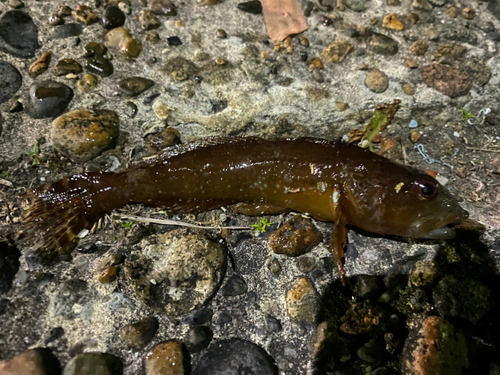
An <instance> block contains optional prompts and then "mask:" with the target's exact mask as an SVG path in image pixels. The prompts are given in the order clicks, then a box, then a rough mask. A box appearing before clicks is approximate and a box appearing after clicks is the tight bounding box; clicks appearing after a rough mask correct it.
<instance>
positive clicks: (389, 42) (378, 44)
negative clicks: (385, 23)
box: [369, 33, 398, 56]
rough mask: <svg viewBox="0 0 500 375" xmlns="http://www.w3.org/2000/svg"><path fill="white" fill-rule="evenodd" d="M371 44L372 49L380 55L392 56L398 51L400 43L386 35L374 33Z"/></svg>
mask: <svg viewBox="0 0 500 375" xmlns="http://www.w3.org/2000/svg"><path fill="white" fill-rule="evenodd" d="M369 44H370V49H371V50H372V51H373V52H374V53H378V54H379V55H386V56H392V55H395V54H396V53H398V43H397V42H396V41H395V40H394V39H392V38H390V37H388V36H386V35H382V34H378V33H373V34H372V36H371V38H370V42H369Z"/></svg>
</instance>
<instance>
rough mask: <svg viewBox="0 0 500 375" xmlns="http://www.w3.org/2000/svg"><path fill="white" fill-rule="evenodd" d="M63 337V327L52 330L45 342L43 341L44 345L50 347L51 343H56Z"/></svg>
mask: <svg viewBox="0 0 500 375" xmlns="http://www.w3.org/2000/svg"><path fill="white" fill-rule="evenodd" d="M63 336H64V329H63V328H62V327H55V328H52V329H51V330H50V331H49V333H48V334H47V336H46V337H45V340H43V343H44V344H45V345H48V344H50V343H51V342H54V341H56V340H58V339H60V338H61V337H63Z"/></svg>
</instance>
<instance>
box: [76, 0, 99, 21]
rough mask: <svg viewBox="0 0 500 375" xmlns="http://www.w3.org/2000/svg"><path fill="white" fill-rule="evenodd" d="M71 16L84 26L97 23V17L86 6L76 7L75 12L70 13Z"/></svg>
mask: <svg viewBox="0 0 500 375" xmlns="http://www.w3.org/2000/svg"><path fill="white" fill-rule="evenodd" d="M71 15H72V16H73V18H74V19H75V20H76V21H78V22H80V23H82V24H83V25H85V26H88V25H92V24H93V23H96V22H97V16H96V15H95V13H94V12H92V9H90V7H89V6H87V5H82V4H80V5H78V6H77V7H76V9H75V10H72V11H71Z"/></svg>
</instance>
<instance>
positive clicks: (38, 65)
mask: <svg viewBox="0 0 500 375" xmlns="http://www.w3.org/2000/svg"><path fill="white" fill-rule="evenodd" d="M51 58H52V53H50V52H45V53H44V54H42V56H41V57H40V58H39V59H38V60H36V61H35V62H34V63H33V64H31V65H30V67H29V70H28V75H29V76H30V77H31V78H35V77H38V76H39V75H40V74H42V73H43V72H45V71H47V69H48V68H49V64H50V59H51Z"/></svg>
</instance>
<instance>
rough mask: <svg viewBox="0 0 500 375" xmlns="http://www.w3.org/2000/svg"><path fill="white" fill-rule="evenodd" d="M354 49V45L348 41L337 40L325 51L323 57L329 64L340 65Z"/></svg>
mask: <svg viewBox="0 0 500 375" xmlns="http://www.w3.org/2000/svg"><path fill="white" fill-rule="evenodd" d="M353 48H354V46H353V45H352V43H351V42H349V41H347V40H336V41H334V42H333V43H331V44H330V45H329V46H328V47H325V49H323V52H322V53H321V56H323V58H324V59H325V60H326V61H328V62H333V63H337V64H339V63H341V62H343V61H344V60H345V58H346V57H347V55H349V53H351V51H352V50H353Z"/></svg>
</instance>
